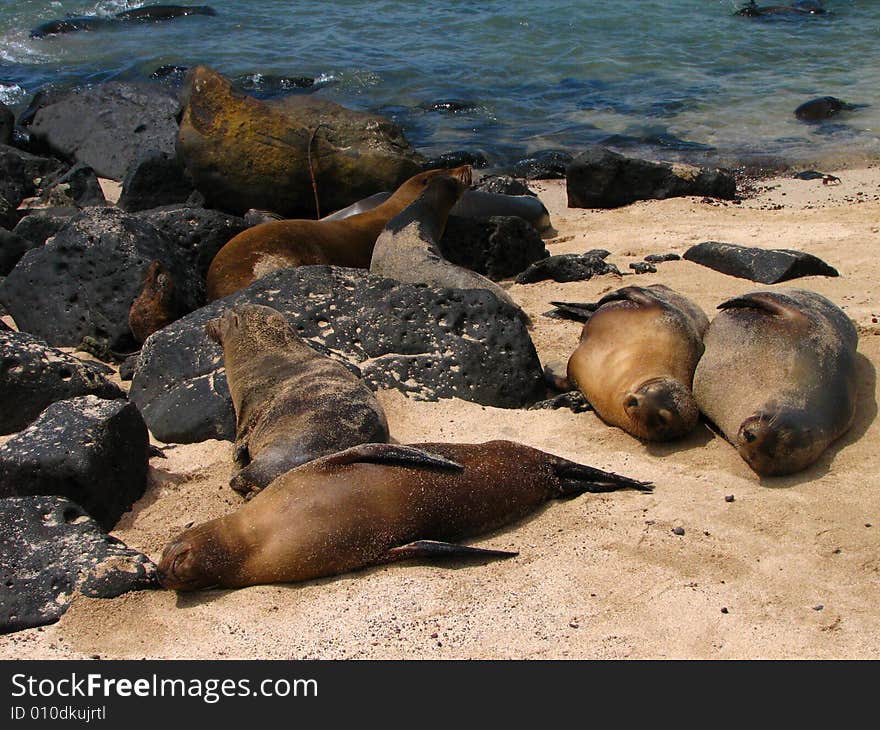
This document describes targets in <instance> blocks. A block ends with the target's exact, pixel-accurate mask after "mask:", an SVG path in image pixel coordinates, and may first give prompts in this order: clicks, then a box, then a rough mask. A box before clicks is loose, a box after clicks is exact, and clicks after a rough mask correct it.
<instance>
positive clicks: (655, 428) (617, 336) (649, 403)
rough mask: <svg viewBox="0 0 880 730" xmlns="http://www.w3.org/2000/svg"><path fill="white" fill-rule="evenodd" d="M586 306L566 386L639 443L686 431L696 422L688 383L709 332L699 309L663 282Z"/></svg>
mask: <svg viewBox="0 0 880 730" xmlns="http://www.w3.org/2000/svg"><path fill="white" fill-rule="evenodd" d="M567 306H572V305H567ZM582 306H587V307H589V306H590V305H582ZM592 306H594V307H595V312H594V313H593V314H592V315H591V316H590V317H589V319H588V320H587V323H586V324H585V325H584V328H583V330H582V331H581V339H580V344H579V345H578V347H577V349H576V350H575V351H574V353H573V354H572V356H571V357H570V358H569V361H568V378H569V380H570V381H571V382H572V383H573V384H574V385H576V386H577V388H578V389H579V390H580V391H581V392H582V393H583V394H584V395H585V396H586V398H587V400H588V401H589V402H590V404H591V405H592V406H593V408H594V409H595V411H596V413H597V414H598V415H599V417H600V418H601V419H602V420H603V421H605V422H606V423H610V424H612V425H614V426H618V427H619V428H622V429H623V430H624V431H626V432H627V433H631V434H632V435H633V436H637V437H638V438H640V439H645V440H647V441H668V440H670V439H675V438H678V437H680V436H684V435H685V434H686V433H688V432H689V431H691V430H692V429H693V428H694V427H695V426H696V425H697V420H698V418H699V409H698V408H697V404H696V401H695V400H694V396H693V394H692V393H691V384H692V382H693V377H694V368H695V367H696V366H697V361H698V360H699V359H700V355H702V354H703V342H702V340H703V334H704V333H705V331H706V328H707V327H708V326H709V320H708V318H707V317H706V315H705V314H704V313H703V311H702V310H701V309H700V308H699V307H698V306H697V305H696V304H694V303H693V302H691V301H690V300H688V299H686V298H685V297H683V296H682V295H681V294H678V293H676V292H674V291H672V289H670V288H669V287H666V286H663V285H662V284H655V285H653V286H648V287H640V286H627V287H624V288H622V289H618V290H617V291H614V292H611V293H610V294H607V295H606V296H604V297H602V299H600V300H599V301H598V302H597V304H596V305H592Z"/></svg>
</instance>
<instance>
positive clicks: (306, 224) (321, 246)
mask: <svg viewBox="0 0 880 730" xmlns="http://www.w3.org/2000/svg"><path fill="white" fill-rule="evenodd" d="M438 175H452V176H453V177H455V178H456V179H458V180H461V181H462V183H463V184H464V185H470V181H471V168H470V167H469V166H467V165H465V166H464V167H459V168H456V169H455V170H429V171H427V172H420V173H419V174H418V175H414V176H413V177H411V178H410V179H409V180H407V181H406V182H405V183H403V185H401V186H400V187H399V188H398V189H397V190H396V191H395V193H394V195H392V196H391V197H390V198H389V199H388V200H386V201H385V202H384V203H382V204H381V205H379V206H378V207H376V208H374V209H373V210H370V211H367V212H365V213H361V214H359V215H354V216H351V217H350V218H346V219H345V220H335V221H314V220H283V221H271V222H269V223H261V224H260V225H258V226H254V227H253V228H249V229H248V230H246V231H243V232H242V233H239V234H238V235H237V236H234V237H233V238H232V239H231V240H230V241H229V242H228V243H227V244H226V245H225V246H223V248H221V249H220V251H219V252H218V253H217V255H216V256H215V257H214V260H213V261H212V262H211V266H210V268H209V269H208V298H209V299H210V300H214V299H219V298H220V297H225V296H227V295H228V294H232V293H233V292H236V291H238V290H239V289H244V288H245V287H246V286H249V285H250V284H252V283H253V282H255V281H256V280H257V279H259V278H260V277H262V276H265V275H266V274H270V273H271V272H273V271H277V270H278V269H286V268H292V267H294V266H304V265H310V264H332V265H336V266H351V267H355V268H361V269H366V268H369V266H370V257H371V256H372V255H373V246H374V245H375V244H376V239H377V238H378V237H379V234H380V233H381V232H382V229H383V228H384V227H385V224H386V223H388V221H389V220H391V219H392V218H393V217H394V216H396V215H397V214H398V213H400V212H401V211H402V210H403V209H404V208H406V206H408V205H409V204H410V203H411V202H412V201H413V200H415V199H416V198H417V197H418V196H419V195H420V194H421V192H422V191H423V190H424V189H425V187H426V186H427V184H428V182H429V181H431V180H432V179H433V178H435V177H437V176H438Z"/></svg>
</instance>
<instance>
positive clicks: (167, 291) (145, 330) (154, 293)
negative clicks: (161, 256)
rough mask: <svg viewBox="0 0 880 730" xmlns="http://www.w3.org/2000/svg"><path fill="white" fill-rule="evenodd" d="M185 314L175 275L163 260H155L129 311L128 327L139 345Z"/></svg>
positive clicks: (148, 269)
mask: <svg viewBox="0 0 880 730" xmlns="http://www.w3.org/2000/svg"><path fill="white" fill-rule="evenodd" d="M184 313H185V306H184V304H183V303H182V302H181V301H180V296H179V295H178V292H177V287H176V286H175V284H174V279H173V277H172V276H171V272H170V271H168V269H167V268H165V266H164V264H162V262H161V261H158V260H156V261H152V262H150V265H149V266H148V267H147V271H146V274H145V275H144V286H143V288H142V289H141V293H140V294H138V296H137V298H136V299H135V300H134V301H133V302H132V304H131V307H130V308H129V310H128V326H129V328H130V329H131V333H132V335H134V338H135V340H137V341H138V342H141V343H143V342H146V340H147V338H148V337H149V336H150V335H151V334H153V333H154V332H157V331H158V330H160V329H162V328H163V327H165V326H166V325H169V324H171V323H172V322H173V321H174V320H176V319H177V318H178V317H180V316H181V315H182V314H184Z"/></svg>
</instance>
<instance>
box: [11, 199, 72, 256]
mask: <svg viewBox="0 0 880 730" xmlns="http://www.w3.org/2000/svg"><path fill="white" fill-rule="evenodd" d="M77 213H79V208H72V207H67V206H65V207H62V208H36V209H35V210H32V211H30V212H28V214H27V215H25V216H24V218H22V219H21V220H20V221H19V222H18V224H17V225H16V226H15V228H14V229H13V233H15V234H16V235H17V236H21V237H22V238H24V239H25V240H26V241H28V242H29V243H30V244H31V245H30V246H28V248H36V247H37V246H42V245H43V244H44V243H46V241H47V240H48V239H50V238H52V236H54V235H55V234H56V233H58V231H60V230H61V229H62V228H64V226H66V225H67V224H68V223H70V219H71V218H73V216H75V215H76V214H77ZM19 258H21V257H20V256H19Z"/></svg>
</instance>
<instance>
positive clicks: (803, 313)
mask: <svg viewBox="0 0 880 730" xmlns="http://www.w3.org/2000/svg"><path fill="white" fill-rule="evenodd" d="M718 308H719V309H720V310H722V311H721V313H720V314H718V316H716V317H715V319H714V320H712V324H711V325H710V326H709V330H708V332H707V333H706V337H705V346H706V351H705V353H704V354H703V357H702V359H701V360H700V363H699V364H698V365H697V370H696V373H695V374H694V396H695V397H696V399H697V403H698V404H699V406H700V410H702V411H703V413H704V414H706V416H707V417H708V418H709V419H711V420H712V421H713V422H714V423H715V425H716V426H718V428H719V429H721V431H722V433H723V434H724V436H725V438H726V439H727V440H728V441H730V443H732V444H733V445H734V446H735V447H736V449H737V450H738V451H739V453H740V456H742V457H743V459H745V460H746V462H747V463H748V464H749V466H751V468H752V469H753V470H754V471H755V472H757V473H758V474H760V475H762V476H771V475H781V474H791V473H793V472H796V471H800V470H801V469H804V468H806V467H807V466H809V465H810V464H812V463H813V462H814V461H816V459H818V458H819V456H820V455H821V454H822V452H823V451H824V450H825V449H826V447H827V446H828V445H829V444H830V443H831V442H832V441H834V440H835V439H837V438H839V437H840V436H841V435H843V434H844V433H845V432H846V431H847V429H848V428H849V427H850V425H852V422H853V418H854V417H855V408H856V347H857V345H858V333H857V332H856V328H855V327H854V326H853V323H852V322H851V321H850V319H849V317H847V316H846V314H845V313H844V312H843V311H842V310H841V309H840V308H839V307H837V306H836V305H835V304H833V303H832V302H830V301H828V300H827V299H826V298H825V297H823V296H821V295H820V294H816V293H815V292H812V291H806V290H804V289H775V290H772V291H755V292H751V293H749V294H744V295H743V296H739V297H734V298H733V299H728V300H727V301H726V302H723V303H721V304H719V305H718Z"/></svg>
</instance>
